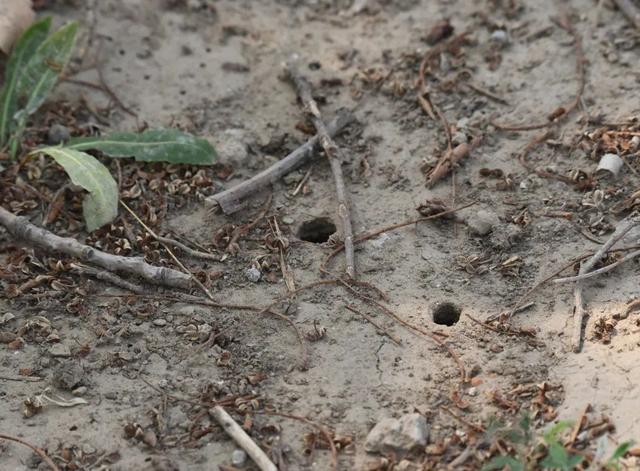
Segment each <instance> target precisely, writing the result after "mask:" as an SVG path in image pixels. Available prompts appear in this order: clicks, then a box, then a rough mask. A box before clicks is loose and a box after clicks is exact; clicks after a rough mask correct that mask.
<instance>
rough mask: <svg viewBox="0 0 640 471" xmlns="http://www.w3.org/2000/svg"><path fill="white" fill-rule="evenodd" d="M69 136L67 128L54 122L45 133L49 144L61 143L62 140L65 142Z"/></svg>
mask: <svg viewBox="0 0 640 471" xmlns="http://www.w3.org/2000/svg"><path fill="white" fill-rule="evenodd" d="M70 138H71V134H70V133H69V129H68V128H67V127H66V126H63V125H62V124H54V125H53V126H51V127H50V128H49V132H48V134H47V140H48V142H49V144H52V145H55V144H61V143H63V142H67V141H68V140H69V139H70Z"/></svg>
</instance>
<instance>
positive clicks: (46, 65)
mask: <svg viewBox="0 0 640 471" xmlns="http://www.w3.org/2000/svg"><path fill="white" fill-rule="evenodd" d="M77 31H78V24H77V23H75V22H74V23H69V24H67V25H66V26H63V27H62V28H60V29H59V30H58V31H56V32H55V33H53V34H52V35H51V36H49V37H48V38H47V39H45V40H44V41H43V42H42V43H41V44H40V46H38V48H37V49H36V51H35V52H34V54H33V55H32V56H31V58H30V59H29V60H28V62H27V63H26V65H25V66H24V67H23V68H22V70H21V72H20V74H19V77H18V80H17V82H16V86H15V87H16V91H15V93H16V96H17V98H18V109H19V111H18V112H17V113H16V114H15V115H14V117H15V127H14V128H15V130H14V132H13V136H12V138H11V143H10V148H11V153H12V155H15V150H16V149H17V141H18V140H19V139H20V135H21V134H22V132H23V130H24V127H25V126H26V123H27V118H28V117H29V115H31V114H32V113H34V112H35V111H36V110H37V109H38V108H39V107H40V105H42V103H43V102H44V100H45V99H46V98H47V96H48V95H49V93H51V90H52V89H53V87H54V86H55V85H56V82H57V81H58V75H60V74H61V73H62V71H63V70H64V67H65V66H66V65H67V62H69V58H70V57H71V51H72V50H73V44H74V43H75V39H76V32H77Z"/></svg>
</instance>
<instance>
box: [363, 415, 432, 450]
mask: <svg viewBox="0 0 640 471" xmlns="http://www.w3.org/2000/svg"><path fill="white" fill-rule="evenodd" d="M428 439H429V429H428V426H427V420H426V419H425V418H424V417H423V416H422V415H420V414H417V413H413V414H406V415H403V416H402V417H400V418H399V419H393V418H385V419H382V420H381V421H380V422H378V423H377V424H376V426H375V427H373V429H371V431H370V432H369V435H367V440H366V442H365V445H364V448H365V450H367V451H370V452H377V453H387V452H394V453H397V454H402V453H408V452H410V451H412V450H414V449H415V448H419V447H424V446H426V444H427V440H428Z"/></svg>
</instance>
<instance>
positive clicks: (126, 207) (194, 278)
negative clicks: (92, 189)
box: [120, 200, 214, 301]
mask: <svg viewBox="0 0 640 471" xmlns="http://www.w3.org/2000/svg"><path fill="white" fill-rule="evenodd" d="M120 204H121V205H122V206H123V207H124V208H125V209H126V210H127V211H128V212H129V214H131V215H132V216H133V218H134V219H135V220H136V221H138V224H140V225H141V226H142V227H143V228H144V229H145V230H146V231H147V232H148V233H149V234H150V235H151V237H153V238H154V239H156V240H158V241H159V237H158V235H157V234H156V233H155V232H154V231H153V229H151V228H150V227H149V226H147V225H146V224H145V222H144V221H143V220H142V219H140V218H139V217H138V215H137V214H136V213H135V212H134V211H133V210H132V209H131V208H130V207H129V206H127V204H126V203H125V202H124V201H122V200H120ZM160 243H161V244H162V246H163V247H164V248H165V250H166V251H167V253H168V254H169V256H170V257H171V258H172V259H173V261H174V262H175V263H176V265H178V266H179V267H180V269H181V270H182V271H183V272H184V273H186V274H187V275H189V276H190V277H191V279H192V280H193V282H194V283H195V284H196V285H198V287H199V288H200V289H201V290H202V291H203V292H204V294H205V295H206V296H207V297H208V298H209V299H210V300H212V301H214V297H213V295H212V294H211V291H209V288H207V287H206V286H205V285H204V284H203V283H202V281H200V280H199V279H198V277H197V276H195V275H194V274H193V273H192V272H191V270H189V269H188V268H187V267H186V266H184V264H183V263H182V262H181V261H180V260H179V259H178V257H176V255H175V254H174V253H173V251H172V250H171V249H170V248H169V246H168V245H167V244H166V243H164V242H160Z"/></svg>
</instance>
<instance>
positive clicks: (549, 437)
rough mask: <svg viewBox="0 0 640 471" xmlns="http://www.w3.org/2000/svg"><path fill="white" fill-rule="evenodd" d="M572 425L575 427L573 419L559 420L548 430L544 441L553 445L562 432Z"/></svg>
mask: <svg viewBox="0 0 640 471" xmlns="http://www.w3.org/2000/svg"><path fill="white" fill-rule="evenodd" d="M571 427H573V421H571V420H561V421H559V422H558V423H557V424H555V425H554V426H553V427H551V428H550V429H549V431H548V432H546V433H545V434H544V441H545V442H546V443H547V445H551V444H553V443H555V442H557V441H558V437H559V436H560V434H561V433H562V432H564V431H565V430H567V429H568V428H571Z"/></svg>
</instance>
